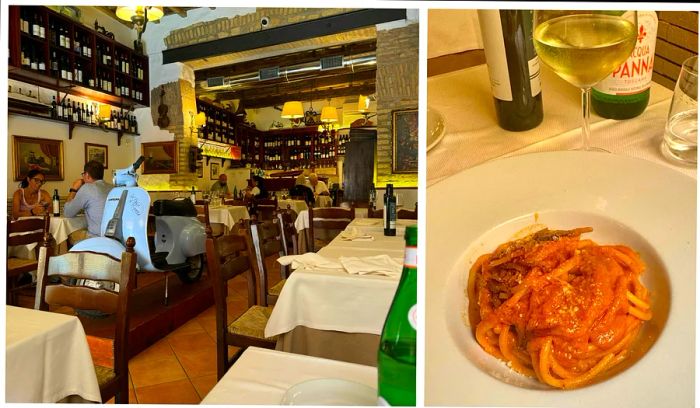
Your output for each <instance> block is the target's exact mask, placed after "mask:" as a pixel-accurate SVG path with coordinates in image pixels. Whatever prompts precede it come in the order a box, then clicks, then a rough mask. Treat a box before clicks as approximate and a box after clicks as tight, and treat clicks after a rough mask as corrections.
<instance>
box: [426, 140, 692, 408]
mask: <svg viewBox="0 0 700 408" xmlns="http://www.w3.org/2000/svg"><path fill="white" fill-rule="evenodd" d="M427 198H428V213H427V216H428V219H427V228H428V231H427V232H428V236H429V237H430V239H428V240H427V255H426V256H427V275H426V355H425V360H426V372H425V403H426V405H453V406H472V405H503V406H513V405H516V406H547V407H549V406H567V407H579V406H581V407H586V406H587V407H590V406H611V407H612V406H615V407H635V408H638V407H658V406H692V405H693V401H694V352H693V350H694V343H695V340H694V338H695V248H696V246H695V225H696V182H695V180H693V179H692V178H690V177H687V176H685V175H683V174H681V173H679V172H677V171H675V170H673V169H670V168H666V167H662V166H659V165H656V164H654V163H651V162H648V161H643V160H639V159H633V158H629V157H623V156H617V155H613V154H608V153H586V152H552V153H536V154H529V155H522V156H516V157H512V158H507V159H500V160H495V161H492V162H489V163H486V164H484V165H481V166H477V167H474V168H472V169H469V170H466V171H464V172H461V173H458V174H456V175H454V176H452V177H450V178H448V179H445V180H444V181H442V182H440V183H437V184H435V185H434V186H432V187H431V188H429V189H428V191H427ZM535 214H537V217H538V222H539V223H541V224H545V225H547V226H549V227H551V228H562V229H563V228H573V227H578V226H591V227H593V228H594V231H593V233H591V234H588V236H590V238H592V239H594V240H596V241H597V242H598V243H614V242H618V243H622V244H626V245H629V246H631V247H632V248H634V249H636V250H637V251H638V252H640V254H641V256H642V258H643V260H644V261H645V263H646V264H647V271H646V272H645V273H644V275H643V279H642V281H643V282H644V284H645V285H646V286H647V287H648V288H649V289H650V290H651V291H652V303H653V308H654V309H653V313H654V317H653V318H652V320H651V321H650V322H647V323H645V325H644V332H643V333H642V335H640V341H639V342H638V344H637V345H636V347H635V350H634V352H633V355H632V356H631V358H630V359H629V361H628V362H627V363H626V365H625V366H623V367H620V368H619V369H618V370H617V371H616V372H614V373H612V374H610V375H608V377H607V378H605V379H602V380H601V381H599V382H597V383H595V384H592V385H589V386H586V387H583V388H580V389H576V390H568V391H561V390H555V389H551V388H548V387H544V386H542V385H541V384H539V383H538V382H537V381H534V380H532V379H529V378H527V377H523V376H521V375H519V374H517V373H515V372H513V371H512V370H510V369H508V368H507V367H506V366H505V365H504V364H503V363H501V362H500V361H499V360H497V359H495V358H493V357H491V356H490V355H488V354H486V353H485V352H484V351H483V350H482V349H481V347H479V345H478V344H477V343H476V341H475V340H474V336H473V335H472V332H471V330H470V328H468V327H467V326H466V323H464V321H465V320H466V319H464V318H463V314H464V313H465V311H466V306H467V300H466V297H465V295H464V288H465V287H466V277H467V274H468V271H469V268H470V266H471V263H472V262H473V261H474V259H475V257H476V256H478V255H480V254H482V253H485V252H488V251H491V250H493V249H494V248H495V246H496V244H498V243H501V242H504V241H506V240H508V239H509V238H511V237H512V235H513V234H514V233H515V232H516V231H518V230H520V229H521V228H522V227H524V226H526V225H529V224H532V223H534V219H535ZM456 235H458V236H459V239H455V236H456Z"/></svg>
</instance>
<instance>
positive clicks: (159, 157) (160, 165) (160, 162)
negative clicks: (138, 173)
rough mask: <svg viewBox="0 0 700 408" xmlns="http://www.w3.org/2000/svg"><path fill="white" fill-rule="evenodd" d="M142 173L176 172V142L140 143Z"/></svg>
mask: <svg viewBox="0 0 700 408" xmlns="http://www.w3.org/2000/svg"><path fill="white" fill-rule="evenodd" d="M141 154H142V155H143V157H144V158H145V160H144V162H143V174H172V173H177V156H178V152H177V142H153V143H142V144H141Z"/></svg>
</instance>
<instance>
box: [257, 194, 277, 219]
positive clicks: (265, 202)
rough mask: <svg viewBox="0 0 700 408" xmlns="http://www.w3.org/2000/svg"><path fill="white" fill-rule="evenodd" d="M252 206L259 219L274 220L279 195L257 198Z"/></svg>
mask: <svg viewBox="0 0 700 408" xmlns="http://www.w3.org/2000/svg"><path fill="white" fill-rule="evenodd" d="M252 208H253V211H254V213H255V215H256V216H257V219H258V220H272V219H273V218H275V212H276V211H277V196H275V197H274V198H256V199H254V200H253V205H252ZM251 215H253V214H251Z"/></svg>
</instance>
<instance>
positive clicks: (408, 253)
mask: <svg viewBox="0 0 700 408" xmlns="http://www.w3.org/2000/svg"><path fill="white" fill-rule="evenodd" d="M417 265H418V248H416V247H410V246H409V247H406V250H405V252H404V258H403V266H404V267H406V268H416V267H417Z"/></svg>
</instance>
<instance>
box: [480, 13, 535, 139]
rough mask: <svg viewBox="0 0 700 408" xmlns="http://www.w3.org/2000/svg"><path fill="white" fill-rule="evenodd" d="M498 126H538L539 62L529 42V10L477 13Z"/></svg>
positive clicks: (530, 29)
mask: <svg viewBox="0 0 700 408" xmlns="http://www.w3.org/2000/svg"><path fill="white" fill-rule="evenodd" d="M478 14H479V25H480V26H481V37H482V39H483V42H484V53H485V54H486V64H487V66H488V70H489V78H490V80H491V92H492V93H493V98H494V103H495V106H496V117H497V118H498V125H499V126H500V127H502V128H503V129H505V130H510V131H524V130H529V129H532V128H535V127H536V126H537V125H539V124H540V123H542V117H543V109H542V88H541V86H540V60H539V57H538V56H537V53H536V52H535V46H534V44H533V42H532V17H533V12H532V10H479V11H478Z"/></svg>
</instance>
